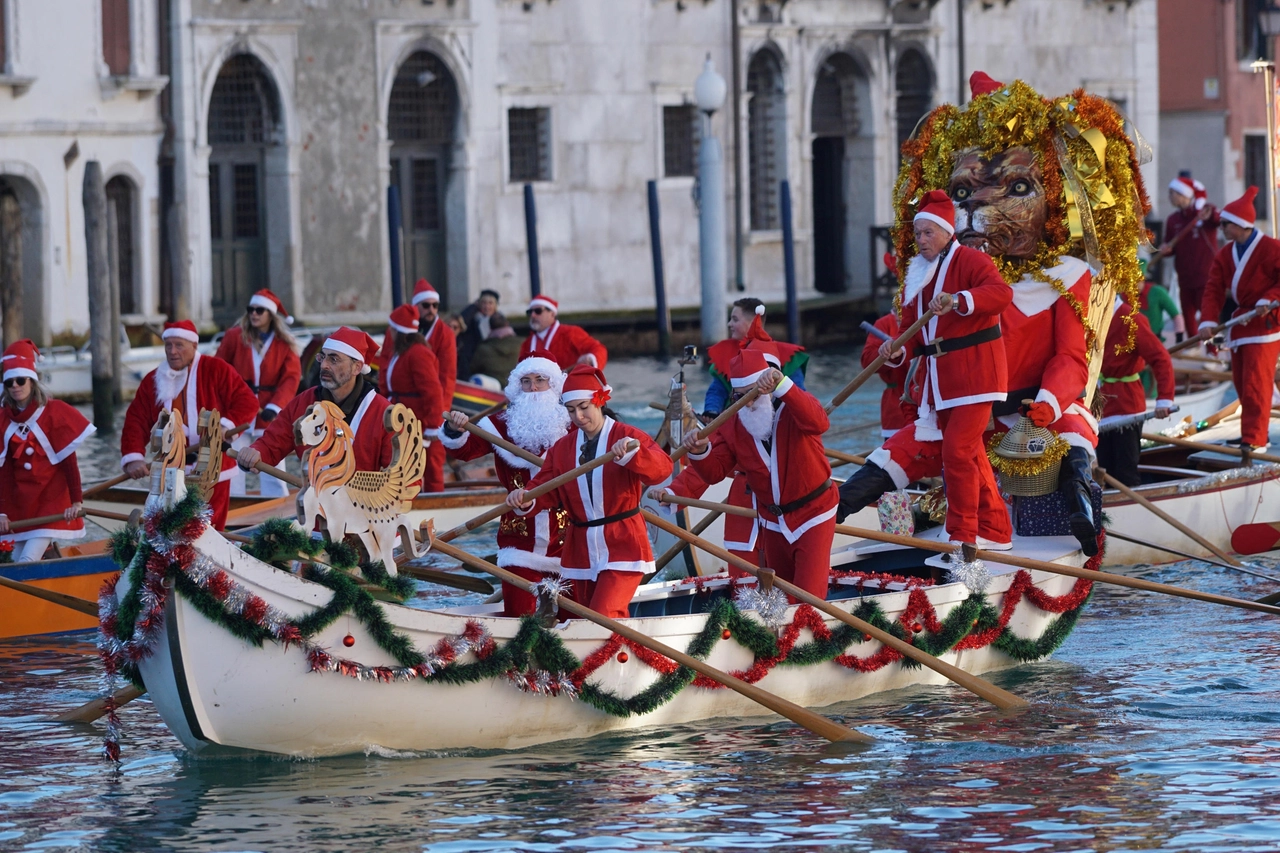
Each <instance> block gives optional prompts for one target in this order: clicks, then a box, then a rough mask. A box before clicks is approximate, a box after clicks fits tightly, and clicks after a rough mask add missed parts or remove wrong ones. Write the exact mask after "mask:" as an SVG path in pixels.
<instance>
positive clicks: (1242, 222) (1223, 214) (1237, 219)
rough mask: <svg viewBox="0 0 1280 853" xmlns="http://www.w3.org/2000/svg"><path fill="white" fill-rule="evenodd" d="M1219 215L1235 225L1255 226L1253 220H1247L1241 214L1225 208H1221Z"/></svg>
mask: <svg viewBox="0 0 1280 853" xmlns="http://www.w3.org/2000/svg"><path fill="white" fill-rule="evenodd" d="M1218 216H1220V217H1222V218H1223V219H1225V220H1227V221H1228V222H1230V223H1231V224H1233V225H1239V226H1240V227H1241V228H1252V227H1253V223H1252V222H1246V221H1245V220H1244V219H1242V218H1240V217H1239V216H1236V215H1235V214H1234V213H1229V212H1227V211H1225V210H1219V211H1218Z"/></svg>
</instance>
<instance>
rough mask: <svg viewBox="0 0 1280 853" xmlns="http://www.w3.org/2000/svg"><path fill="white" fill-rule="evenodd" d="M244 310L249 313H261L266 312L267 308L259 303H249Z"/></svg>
mask: <svg viewBox="0 0 1280 853" xmlns="http://www.w3.org/2000/svg"><path fill="white" fill-rule="evenodd" d="M244 310H245V311H247V312H249V313H250V314H263V313H266V310H267V309H266V308H263V307H262V306H261V305H250V306H249V307H248V308H246V309H244Z"/></svg>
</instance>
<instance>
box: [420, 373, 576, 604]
mask: <svg viewBox="0 0 1280 853" xmlns="http://www.w3.org/2000/svg"><path fill="white" fill-rule="evenodd" d="M531 374H537V375H539V376H543V377H546V379H547V381H548V383H549V384H550V386H551V387H550V389H549V390H546V391H523V390H521V388H520V380H521V378H522V377H525V376H529V375H531ZM563 384H564V375H563V374H562V373H561V371H560V366H559V365H558V364H556V363H555V362H554V361H551V360H550V359H546V358H537V357H535V358H527V359H525V360H524V361H522V362H520V363H519V364H518V365H516V369H515V370H513V371H512V372H511V376H510V378H509V379H508V381H507V388H506V393H507V400H508V401H509V402H508V405H507V409H506V410H505V411H503V412H499V413H498V414H496V415H491V416H486V417H484V418H482V419H481V420H480V422H479V423H478V424H477V426H479V427H480V428H481V429H483V430H487V431H488V432H491V433H493V434H494V435H497V436H500V437H502V438H505V439H506V440H507V441H510V442H513V443H514V444H516V445H517V446H519V447H523V448H524V449H525V450H528V451H529V452H530V453H534V454H537V455H539V456H543V457H544V458H545V454H546V452H547V451H548V450H549V449H550V448H551V447H552V446H553V445H554V444H555V443H556V442H557V441H559V440H560V439H562V438H564V436H565V435H566V434H567V433H568V431H569V414H568V412H566V411H565V408H564V406H563V405H562V404H561V403H560V391H561V388H562V387H563ZM441 442H442V443H443V444H444V446H445V447H447V448H448V449H449V452H450V453H452V454H453V457H454V458H455V459H461V460H463V461H467V460H471V459H479V458H480V457H481V456H484V455H485V454H486V453H493V467H494V469H495V470H496V471H497V473H498V480H499V482H501V483H502V487H503V488H505V489H506V490H507V491H515V490H516V489H525V488H528V487H529V482H530V481H531V480H532V479H533V477H534V476H535V475H536V474H537V473H538V469H539V466H537V465H534V464H533V463H532V462H528V461H526V460H524V459H521V458H520V457H519V456H515V455H513V454H511V453H510V452H508V451H506V450H504V449H502V448H501V447H497V446H494V445H492V444H490V443H489V442H487V441H485V440H484V439H483V438H480V437H479V436H476V435H472V434H471V433H469V432H462V433H459V434H456V435H454V434H453V430H452V427H450V426H449V425H448V424H446V425H445V428H444V431H443V432H442V433H441ZM568 524H569V514H568V513H567V512H566V511H565V510H564V509H563V508H560V507H556V508H552V509H540V510H539V511H538V512H537V513H536V514H534V515H533V516H532V517H529V516H521V515H519V514H518V513H516V512H515V510H512V511H510V512H508V513H506V514H505V515H503V516H502V518H501V519H500V520H499V521H498V565H499V566H502V567H503V568H505V569H508V570H510V571H512V572H514V573H515V574H517V575H519V576H520V577H522V578H524V579H525V580H527V581H531V582H533V583H538V582H539V581H541V580H543V579H544V578H547V577H556V578H558V577H559V576H560V555H561V551H562V550H563V548H564V535H565V528H566V527H568ZM536 606H537V599H536V598H534V596H532V595H530V594H529V593H527V592H525V591H524V590H522V589H520V588H519V587H516V586H513V585H511V584H508V583H504V584H503V585H502V615H504V616H523V615H524V614H526V613H532V612H533V611H534V609H535V608H536Z"/></svg>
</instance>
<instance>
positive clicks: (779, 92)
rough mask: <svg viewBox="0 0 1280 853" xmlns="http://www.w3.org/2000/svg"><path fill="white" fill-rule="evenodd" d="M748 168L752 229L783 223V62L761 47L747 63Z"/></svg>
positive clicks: (784, 115)
mask: <svg viewBox="0 0 1280 853" xmlns="http://www.w3.org/2000/svg"><path fill="white" fill-rule="evenodd" d="M747 92H748V94H749V95H750V97H751V100H750V104H749V107H748V110H747V170H748V184H749V186H750V189H751V199H750V202H751V207H750V213H751V230H752V231H769V230H773V229H776V228H779V227H780V224H779V214H778V185H779V183H780V182H781V181H782V179H783V177H784V176H785V175H786V130H787V124H786V122H787V102H786V93H785V91H784V90H783V83H782V64H781V63H780V62H779V61H778V57H777V55H776V54H775V53H774V52H773V51H771V50H760V51H758V52H757V53H756V55H755V56H753V57H752V58H751V64H750V65H749V66H748V67H747Z"/></svg>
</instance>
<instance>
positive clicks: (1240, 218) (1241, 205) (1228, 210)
mask: <svg viewBox="0 0 1280 853" xmlns="http://www.w3.org/2000/svg"><path fill="white" fill-rule="evenodd" d="M1257 196H1258V188H1257V187H1249V188H1248V189H1247V190H1245V191H1244V195H1242V196H1240V198H1238V199H1236V200H1235V201H1233V202H1230V203H1229V204H1227V205H1226V206H1225V207H1223V208H1222V210H1221V211H1219V213H1220V215H1221V216H1222V218H1223V219H1225V220H1227V221H1228V222H1230V223H1232V224H1234V225H1239V226H1240V227H1241V228H1252V227H1253V221H1254V220H1255V219H1257V218H1258V212H1257V211H1256V210H1254V209H1253V200H1254V199H1255V198H1257Z"/></svg>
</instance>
